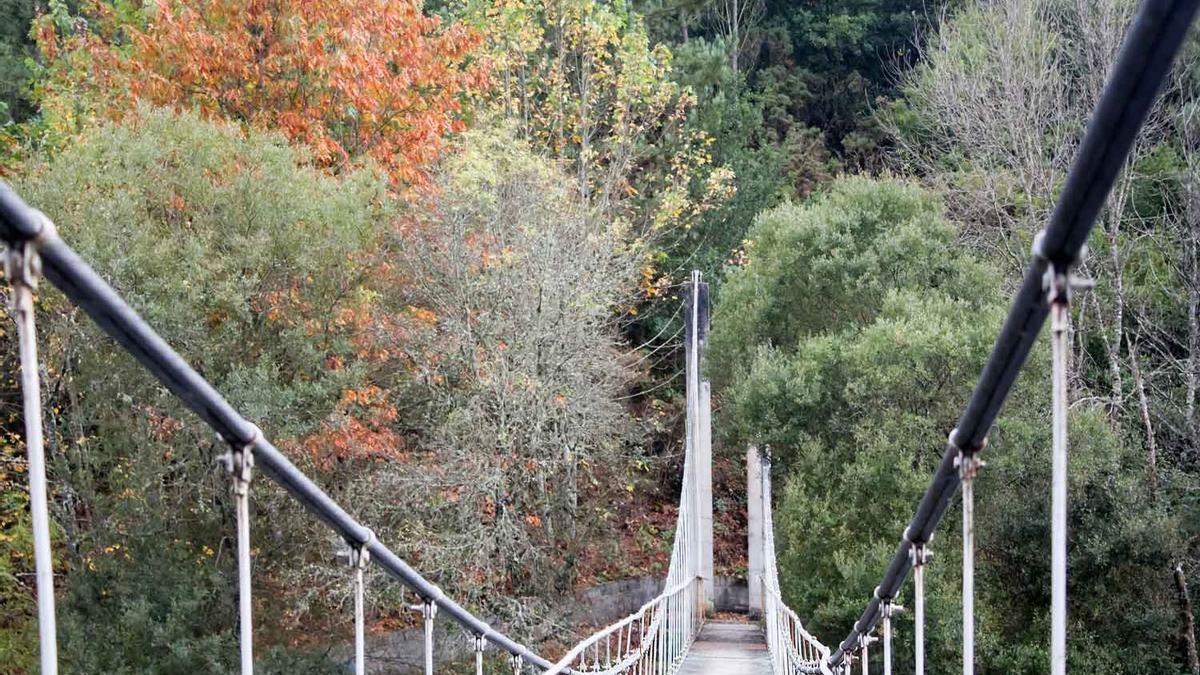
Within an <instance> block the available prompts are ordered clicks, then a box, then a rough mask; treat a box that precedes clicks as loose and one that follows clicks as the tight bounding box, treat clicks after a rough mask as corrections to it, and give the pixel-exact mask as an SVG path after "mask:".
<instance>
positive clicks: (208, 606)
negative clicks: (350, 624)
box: [17, 108, 403, 673]
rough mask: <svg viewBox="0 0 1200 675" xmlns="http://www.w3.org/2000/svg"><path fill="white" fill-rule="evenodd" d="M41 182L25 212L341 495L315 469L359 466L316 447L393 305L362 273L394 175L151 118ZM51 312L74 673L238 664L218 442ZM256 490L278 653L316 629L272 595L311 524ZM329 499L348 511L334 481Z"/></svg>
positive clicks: (82, 149) (55, 454) (157, 113)
mask: <svg viewBox="0 0 1200 675" xmlns="http://www.w3.org/2000/svg"><path fill="white" fill-rule="evenodd" d="M29 169H30V170H29V173H28V174H27V175H25V176H23V177H22V179H21V180H20V181H18V184H17V188H18V189H19V190H20V191H21V192H22V193H23V194H24V195H25V196H26V198H27V199H28V200H29V201H30V202H31V203H33V204H37V205H38V206H40V207H41V208H43V209H44V210H45V211H46V212H47V214H48V215H49V216H50V217H51V218H53V219H54V220H55V221H56V223H57V224H58V227H59V230H60V232H61V233H62V235H63V237H64V238H65V239H66V240H67V241H69V242H71V244H72V245H73V246H75V247H76V248H77V250H78V251H79V252H80V254H81V255H82V256H83V258H84V259H86V260H88V261H90V262H91V263H92V264H93V265H94V266H95V267H96V268H97V270H98V271H99V272H100V273H101V274H102V275H103V276H104V277H105V278H106V279H107V280H108V281H109V282H110V283H111V284H112V285H113V286H114V287H115V288H116V289H117V290H118V292H120V293H121V294H122V295H123V296H124V297H126V298H127V299H128V300H129V302H130V303H131V304H132V305H133V306H134V307H135V308H136V309H137V310H138V311H140V312H141V313H142V314H143V316H145V317H146V319H147V321H148V322H149V323H150V325H152V326H154V327H155V328H156V329H157V330H158V331H159V332H160V333H161V334H162V335H163V336H164V337H165V338H166V339H167V341H168V342H169V343H171V344H172V345H173V346H174V347H175V348H176V349H177V350H178V351H179V352H180V353H181V354H182V355H183V357H184V358H185V359H187V360H188V361H189V362H190V363H192V364H193V365H194V366H195V367H196V368H197V369H198V370H199V371H200V372H201V373H203V374H204V375H205V377H207V378H208V379H209V380H210V381H211V382H213V383H214V384H215V385H216V387H217V388H218V389H219V390H220V391H222V392H223V393H225V394H226V396H227V397H228V398H229V400H230V401H231V402H232V403H233V405H234V406H235V407H237V408H239V409H240V410H243V411H245V413H246V414H247V415H248V416H249V417H250V418H251V419H253V420H256V421H257V422H258V423H259V424H260V425H262V426H263V428H264V430H266V432H267V433H268V434H270V436H271V437H272V438H275V439H277V441H278V442H279V443H280V445H281V447H283V448H284V449H285V451H287V452H288V453H289V454H290V455H291V456H292V459H293V460H294V461H295V462H297V463H298V464H299V465H301V466H302V467H306V468H308V469H309V470H310V471H312V472H314V473H318V474H319V475H323V476H324V477H326V478H327V479H332V478H335V477H336V475H337V474H336V471H334V470H332V469H326V470H325V472H324V473H321V470H322V469H325V468H326V467H328V466H330V465H331V463H332V464H336V465H338V466H342V467H344V466H347V465H353V464H354V463H355V461H358V460H357V459H356V458H357V457H358V456H357V455H355V454H353V453H345V452H340V451H339V450H338V449H337V448H336V446H333V445H330V446H322V447H321V448H319V450H320V452H314V451H311V450H310V446H308V445H306V444H305V442H304V441H305V440H306V439H307V438H309V437H310V436H314V435H319V434H320V433H321V432H322V430H323V429H324V427H325V425H327V424H331V423H344V422H343V420H344V419H345V418H346V417H350V418H354V416H355V413H354V412H353V411H351V412H350V413H344V411H341V410H339V408H338V405H339V402H340V401H341V400H342V399H343V398H344V397H345V394H344V392H346V391H357V390H359V389H361V388H362V387H363V386H364V383H365V382H366V381H367V372H366V363H368V362H371V363H373V364H375V363H376V360H375V359H374V357H373V356H372V355H371V354H369V353H367V354H364V351H367V352H369V351H370V347H371V345H372V344H374V343H373V342H372V340H371V336H372V335H373V334H374V333H373V332H372V331H370V330H366V329H364V328H363V324H364V321H363V320H361V317H363V316H367V315H370V313H371V312H373V311H375V310H376V309H382V308H384V307H386V302H387V300H386V296H385V295H384V294H383V293H381V291H380V289H379V288H378V287H375V286H374V285H373V284H375V283H379V282H383V281H384V280H385V277H384V276H382V275H378V274H370V273H369V272H372V271H373V270H374V263H375V261H376V259H377V258H376V256H378V255H379V253H380V252H381V251H384V250H386V247H385V246H384V243H385V242H384V240H383V238H382V236H383V234H384V233H385V232H386V231H387V230H388V229H389V223H390V222H391V219H390V218H391V217H390V215H389V212H388V210H387V206H386V202H385V201H383V200H382V197H383V195H384V194H385V193H386V180H385V179H383V178H382V177H380V176H379V175H377V174H373V173H368V172H359V173H351V174H348V175H346V176H344V177H341V178H333V177H330V176H328V175H326V174H324V173H322V172H321V171H319V170H318V169H315V168H314V167H312V166H311V165H310V164H309V163H308V160H307V158H306V157H305V156H304V155H303V154H302V153H301V152H300V151H298V150H296V149H294V148H292V147H289V146H288V145H287V144H286V143H285V142H284V141H283V140H282V139H281V138H280V137H276V136H273V135H263V134H258V133H251V134H249V135H243V132H242V130H241V129H239V128H236V127H233V126H229V125H222V124H214V123H209V122H204V121H201V120H200V119H198V118H197V117H196V116H195V115H192V114H184V115H175V114H172V113H170V112H166V111H161V110H155V109H149V108H146V109H142V110H140V111H139V112H138V114H137V115H136V116H134V117H133V118H131V119H130V120H129V121H128V122H127V123H126V124H124V125H122V126H101V127H98V128H93V129H89V130H87V131H86V132H85V133H84V135H83V136H82V137H81V138H80V139H79V142H78V143H76V144H74V145H72V146H70V147H68V148H66V149H64V150H63V151H62V153H61V154H58V155H56V156H54V157H52V158H49V159H39V160H36V161H34V162H33V163H32V164H31V166H30V167H29ZM39 305H40V307H39V309H40V312H39V313H40V318H41V322H42V336H43V344H44V353H45V361H46V375H47V377H46V388H47V391H49V392H50V394H51V397H52V399H51V405H49V406H48V407H47V408H48V414H49V418H48V421H47V423H48V429H49V432H50V444H49V448H50V458H51V476H52V484H53V485H54V488H55V489H54V492H55V494H54V497H53V502H54V507H53V508H54V514H53V516H54V521H55V522H56V523H57V524H58V526H59V527H60V528H61V534H62V542H63V543H62V545H61V547H59V549H58V550H57V552H56V558H57V560H58V564H59V565H60V571H61V573H62V574H63V578H64V590H63V597H62V602H61V604H60V612H61V614H62V616H63V620H62V624H63V625H62V628H63V631H62V633H63V635H62V637H63V639H62V642H63V659H64V663H65V664H66V665H67V667H68V668H69V669H70V670H72V671H74V672H114V673H133V672H138V673H149V672H155V673H176V672H180V673H181V672H226V671H230V670H232V669H235V668H236V664H235V663H234V662H235V661H236V658H235V656H234V655H235V654H236V648H235V647H236V645H235V644H234V637H233V633H232V627H233V626H232V625H233V621H234V616H235V612H234V607H233V598H234V592H235V591H234V588H235V585H234V583H233V581H234V579H233V559H234V556H233V554H232V552H231V548H230V547H231V546H232V532H233V513H232V504H231V500H230V498H229V496H228V495H229V486H228V480H227V478H226V477H225V476H224V475H222V474H221V473H220V472H219V471H217V470H216V469H215V466H214V464H213V457H214V456H215V455H216V454H217V453H219V452H221V451H222V448H221V447H220V443H219V442H217V441H214V439H213V436H212V432H211V431H209V430H208V429H207V428H206V427H204V426H203V425H202V424H201V423H200V422H199V421H198V420H197V419H196V418H195V417H194V416H193V415H191V414H190V413H189V412H187V411H186V410H184V409H183V407H182V405H181V404H180V403H178V402H177V401H176V400H175V399H174V397H173V396H171V395H170V394H169V393H168V392H167V391H166V390H165V389H164V388H163V387H161V386H160V385H159V384H157V382H155V381H154V380H153V379H152V377H151V376H150V375H149V374H148V373H147V372H146V371H145V370H144V369H143V368H142V367H141V366H139V365H138V364H137V363H136V362H135V361H134V360H133V359H132V358H131V357H129V356H128V355H126V354H124V353H123V352H122V351H120V349H119V348H118V347H117V346H116V345H115V344H114V343H113V342H112V341H111V340H109V339H107V338H105V337H102V336H101V334H100V332H99V330H98V329H96V328H95V327H94V326H93V325H92V324H91V322H90V320H88V319H86V317H84V316H83V315H82V314H81V313H80V312H78V311H74V310H71V309H70V308H69V306H68V305H67V304H66V302H65V300H64V299H62V298H61V296H59V295H57V294H56V293H54V292H46V293H44V295H43V296H42V298H40V300H39ZM393 312H395V313H397V314H402V312H401V310H400V308H396V307H392V308H388V309H387V313H388V314H389V315H390V314H391V313H393ZM374 328H375V327H374V326H373V325H372V330H373V329H374ZM389 346H391V345H389ZM401 372H403V371H402V370H401ZM372 377H375V378H380V375H378V374H374V375H373V376H372ZM358 414H359V416H360V417H362V418H366V419H369V414H368V413H365V412H364V413H358ZM350 431H353V428H350ZM347 435H348V436H349V437H350V438H352V439H356V438H357V437H356V436H354V435H353V434H351V433H349V432H348V433H347ZM343 470H345V469H343ZM256 485H257V487H256V499H255V503H256V505H257V506H256V510H257V515H256V519H255V531H256V532H258V533H260V534H261V535H262V536H260V537H258V538H257V544H256V545H257V546H258V547H259V548H258V549H257V550H256V551H255V557H256V567H255V568H256V574H255V576H256V578H255V585H256V587H257V588H258V589H259V592H258V593H257V594H256V598H258V599H259V601H260V602H262V603H263V604H262V605H261V606H260V615H259V616H260V617H263V623H262V625H263V626H270V627H274V629H275V631H278V632H275V633H273V632H267V633H265V634H264V633H260V635H261V636H262V637H263V640H264V642H265V643H266V644H267V645H269V644H271V643H272V642H274V641H280V642H282V641H284V639H283V638H284V636H286V634H287V631H288V630H290V629H292V628H294V627H295V625H294V624H293V623H291V621H294V617H296V616H303V614H302V613H298V612H297V611H296V610H297V609H298V608H296V607H292V606H289V603H290V602H292V601H294V599H295V594H296V591H295V590H294V589H293V588H288V587H281V586H279V585H278V580H279V579H280V578H281V576H282V574H283V570H287V569H290V568H291V567H293V566H294V565H295V562H294V561H296V560H300V559H302V558H303V557H304V551H305V550H306V546H307V545H308V544H307V543H306V538H307V537H308V536H309V531H308V530H306V528H311V527H312V525H311V520H310V519H309V518H308V517H307V516H306V515H305V514H304V513H303V512H302V511H301V510H300V509H298V508H297V507H295V506H294V505H293V504H291V503H289V502H287V500H285V499H283V498H282V496H281V495H280V493H279V491H278V490H276V489H271V488H269V487H267V483H266V482H265V481H257V482H256ZM329 489H330V490H331V491H332V492H333V493H334V494H335V495H336V494H338V490H337V482H335V481H332V480H331V481H330V483H329ZM267 533H273V534H267ZM330 564H334V563H332V562H331V563H330ZM272 591H278V592H272ZM281 634H282V635H281ZM264 667H265V666H264Z"/></svg>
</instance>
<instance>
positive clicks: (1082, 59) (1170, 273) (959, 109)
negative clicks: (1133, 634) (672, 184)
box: [889, 0, 1200, 643]
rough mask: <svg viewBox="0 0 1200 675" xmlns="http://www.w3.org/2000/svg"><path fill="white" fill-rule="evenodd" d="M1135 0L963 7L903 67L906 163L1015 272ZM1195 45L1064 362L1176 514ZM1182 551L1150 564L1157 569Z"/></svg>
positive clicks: (1190, 343)
mask: <svg viewBox="0 0 1200 675" xmlns="http://www.w3.org/2000/svg"><path fill="white" fill-rule="evenodd" d="M1133 9H1134V3H1132V2H1128V1H1126V0H1105V1H1104V2H1094V3H1087V4H1081V3H1059V2H1044V1H1041V0H1005V1H1003V2H991V3H973V4H969V5H968V6H967V7H966V8H965V9H964V10H963V11H962V12H961V13H959V14H958V15H956V16H954V17H953V19H952V20H950V21H948V22H946V23H944V24H943V25H942V27H941V30H940V31H939V33H938V35H937V36H936V38H934V39H931V40H930V41H929V43H928V46H927V49H926V51H925V53H924V62H923V63H922V65H921V66H919V67H918V68H916V69H914V70H913V71H912V73H911V74H910V76H909V77H908V78H907V79H906V82H905V102H904V104H903V105H901V106H898V107H897V109H896V110H895V111H894V112H893V114H892V115H891V118H890V122H889V125H890V127H891V129H892V132H893V133H894V134H895V136H896V138H897V144H898V150H899V153H898V159H899V161H900V162H901V166H903V167H905V168H906V169H908V170H912V171H916V172H919V173H920V174H922V175H923V176H924V177H925V180H927V181H928V182H929V183H930V184H931V185H934V186H936V187H937V188H938V189H940V190H943V191H944V192H945V193H946V195H947V197H948V202H949V207H950V211H951V213H952V214H953V215H954V217H955V218H956V219H958V220H960V221H961V222H963V223H965V224H966V227H965V230H964V239H965V241H966V242H967V243H968V244H970V245H971V246H972V247H974V248H975V249H977V250H979V251H981V252H982V253H983V254H984V255H987V256H989V257H992V258H995V259H997V260H1001V261H1003V262H1004V265H1005V271H1006V272H1007V273H1008V274H1009V276H1010V278H1015V276H1016V274H1017V273H1018V270H1019V269H1020V268H1021V267H1022V266H1023V264H1024V260H1025V258H1026V256H1027V252H1028V250H1029V246H1030V243H1031V241H1032V239H1033V236H1034V233H1035V232H1036V231H1037V230H1039V229H1040V228H1042V227H1043V226H1044V224H1045V222H1046V220H1047V219H1048V217H1049V213H1050V210H1051V209H1052V208H1053V205H1054V201H1055V198H1056V196H1057V193H1058V191H1059V190H1060V189H1061V185H1062V178H1063V176H1064V175H1065V174H1066V171H1067V169H1068V166H1069V163H1070V161H1071V158H1072V157H1073V155H1074V153H1075V149H1076V147H1077V146H1078V143H1079V140H1080V139H1081V138H1082V137H1083V132H1084V128H1085V126H1086V124H1087V121H1088V118H1089V116H1090V114H1091V110H1092V108H1093V106H1094V105H1095V102H1096V100H1097V99H1098V97H1099V94H1100V92H1101V90H1102V88H1103V85H1104V82H1105V79H1106V78H1107V77H1108V73H1109V71H1110V69H1111V65H1112V63H1113V62H1114V60H1115V58H1116V54H1117V52H1118V49H1119V47H1120V45H1121V42H1122V40H1123V38H1124V34H1125V31H1126V28H1127V26H1128V23H1129V20H1130V17H1131V16H1132V14H1133ZM1198 56H1200V52H1198V51H1197V45H1196V44H1195V43H1194V42H1193V43H1191V44H1190V45H1188V47H1187V48H1186V49H1184V50H1183V53H1182V55H1181V57H1180V60H1179V63H1178V67H1177V69H1176V72H1175V74H1174V77H1173V78H1172V79H1171V81H1170V83H1169V84H1168V86H1167V87H1166V91H1165V92H1164V93H1163V96H1162V97H1161V99H1160V101H1159V102H1158V103H1157V105H1156V107H1155V108H1154V109H1153V110H1152V111H1151V113H1150V116H1149V119H1148V122H1147V124H1146V126H1145V127H1144V128H1143V130H1142V132H1141V134H1140V135H1139V136H1138V138H1137V139H1136V141H1135V143H1134V147H1133V150H1132V152H1131V155H1130V158H1129V159H1128V160H1127V162H1126V163H1125V167H1124V170H1123V171H1122V172H1121V174H1120V175H1119V176H1118V177H1117V180H1116V183H1115V185H1114V187H1113V190H1112V192H1111V194H1110V196H1109V199H1108V201H1107V203H1106V204H1105V208H1104V210H1103V211H1102V213H1101V214H1100V217H1099V220H1098V223H1097V228H1096V229H1095V231H1094V232H1093V236H1092V237H1091V239H1090V241H1089V242H1088V243H1089V247H1090V249H1091V253H1090V254H1089V256H1088V257H1087V258H1086V260H1085V261H1084V262H1083V269H1084V272H1085V273H1086V274H1088V275H1089V276H1091V277H1092V278H1093V279H1094V280H1095V282H1096V287H1095V290H1094V291H1092V292H1089V293H1087V294H1085V295H1082V296H1081V297H1080V301H1079V302H1077V303H1076V308H1075V313H1074V325H1075V328H1076V329H1075V331H1074V334H1073V339H1074V341H1075V352H1076V354H1077V355H1078V358H1077V359H1076V360H1075V361H1074V363H1073V372H1072V374H1071V377H1072V380H1073V381H1075V382H1076V383H1077V388H1076V390H1075V393H1074V396H1075V397H1077V398H1078V399H1079V400H1093V399H1095V398H1099V399H1101V400H1103V401H1104V403H1105V407H1106V411H1107V413H1108V416H1109V418H1110V421H1111V422H1112V424H1113V428H1114V431H1115V432H1116V433H1118V434H1120V435H1122V437H1124V438H1126V439H1128V441H1129V442H1131V443H1135V444H1136V447H1138V448H1139V451H1140V453H1141V455H1142V457H1143V462H1142V473H1143V474H1144V476H1145V487H1146V489H1147V490H1148V491H1149V492H1150V493H1151V494H1152V495H1154V497H1155V498H1156V499H1161V500H1162V502H1161V504H1162V508H1163V509H1164V510H1165V511H1166V512H1167V513H1170V514H1173V515H1176V516H1183V517H1184V518H1183V522H1184V523H1189V522H1191V521H1193V520H1194V515H1193V516H1192V517H1187V516H1188V515H1189V514H1194V513H1195V510H1194V509H1195V507H1194V500H1193V499H1191V498H1190V497H1187V496H1186V495H1187V494H1189V492H1193V491H1194V490H1195V489H1196V488H1195V486H1196V484H1197V480H1200V476H1197V474H1196V467H1197V466H1200V464H1197V462H1196V457H1197V450H1196V443H1195V440H1194V434H1192V433H1191V431H1190V430H1192V429H1195V428H1196V424H1197V422H1196V407H1195V399H1196V390H1197V386H1198V382H1200V377H1198V375H1197V373H1198V372H1200V371H1198V370H1197V363H1200V361H1198V359H1200V357H1198V356H1197V354H1200V323H1198V321H1197V319H1196V312H1197V307H1200V299H1198V298H1200V296H1197V294H1196V289H1197V288H1200V276H1197V274H1198V271H1200V266H1198V265H1197V264H1196V247H1195V241H1196V233H1195V222H1196V219H1195V217H1196V210H1195V205H1196V199H1195V194H1194V192H1195V186H1196V185H1197V181H1196V178H1195V177H1196V166H1195V163H1194V161H1193V160H1192V159H1191V156H1192V155H1193V154H1194V142H1195V139H1196V133H1195V128H1194V118H1195V113H1194V110H1195V107H1196V92H1197V89H1196V72H1195V71H1196V64H1197V62H1198V61H1197V57H1198ZM1029 111H1038V113H1037V114H1030V112H1029ZM1184 536H1185V537H1186V539H1187V541H1188V546H1187V548H1186V550H1184V551H1182V552H1180V553H1179V555H1180V556H1182V557H1183V559H1184V561H1185V562H1186V563H1187V564H1186V565H1185V566H1186V567H1192V566H1194V564H1193V563H1194V561H1195V560H1197V556H1198V555H1200V553H1198V551H1200V532H1197V530H1196V529H1195V528H1194V527H1191V526H1190V525H1186V526H1185V527H1184ZM1178 563H1179V561H1173V560H1160V561H1159V564H1160V565H1161V570H1160V573H1161V574H1162V575H1163V576H1164V577H1169V576H1170V575H1172V570H1173V569H1174V567H1175V566H1176V565H1177V564H1178ZM1181 625H1183V626H1186V625H1189V622H1186V621H1182V622H1181ZM1189 632H1190V631H1189ZM1188 641H1189V638H1187V637H1185V638H1184V639H1183V640H1182V641H1181V642H1184V643H1186V642H1188Z"/></svg>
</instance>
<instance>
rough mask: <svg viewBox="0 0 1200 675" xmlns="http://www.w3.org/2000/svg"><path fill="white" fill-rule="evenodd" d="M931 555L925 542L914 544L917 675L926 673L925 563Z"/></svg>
mask: <svg viewBox="0 0 1200 675" xmlns="http://www.w3.org/2000/svg"><path fill="white" fill-rule="evenodd" d="M931 556H932V553H931V552H930V551H929V549H928V548H926V546H925V544H913V546H912V564H913V652H914V656H915V661H916V670H915V673H916V675H925V565H926V563H928V562H929V558H930V557H931Z"/></svg>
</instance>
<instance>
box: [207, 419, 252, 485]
mask: <svg viewBox="0 0 1200 675" xmlns="http://www.w3.org/2000/svg"><path fill="white" fill-rule="evenodd" d="M251 426H252V427H253V429H254V432H253V433H252V434H251V435H250V440H249V441H247V442H246V443H245V444H243V445H242V446H241V447H240V448H235V447H231V448H230V449H229V451H228V452H226V453H224V454H222V455H221V456H219V457H217V461H218V462H220V463H221V464H222V465H224V467H225V472H226V473H228V474H229V475H231V476H233V492H234V494H235V495H238V496H244V495H246V494H248V493H249V491H250V479H251V477H252V474H253V472H254V446H256V445H258V443H259V442H260V441H261V440H262V438H263V435H262V430H261V429H259V428H258V427H257V426H254V425H251Z"/></svg>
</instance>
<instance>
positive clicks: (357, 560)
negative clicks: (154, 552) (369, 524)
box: [337, 529, 376, 570]
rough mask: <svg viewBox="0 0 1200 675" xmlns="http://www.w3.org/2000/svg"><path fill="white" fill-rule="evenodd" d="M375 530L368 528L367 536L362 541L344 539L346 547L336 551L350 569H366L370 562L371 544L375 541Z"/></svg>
mask: <svg viewBox="0 0 1200 675" xmlns="http://www.w3.org/2000/svg"><path fill="white" fill-rule="evenodd" d="M375 541H376V540H375V532H373V531H372V530H370V529H368V530H367V538H366V540H364V541H362V542H353V541H350V540H349V539H347V540H346V548H344V549H342V550H340V551H338V552H337V557H339V558H345V559H346V563H347V564H348V565H349V566H350V569H363V570H365V569H367V567H368V565H369V564H370V562H371V551H370V546H371V544H374V543H375Z"/></svg>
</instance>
